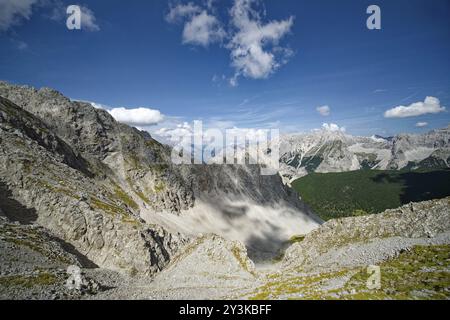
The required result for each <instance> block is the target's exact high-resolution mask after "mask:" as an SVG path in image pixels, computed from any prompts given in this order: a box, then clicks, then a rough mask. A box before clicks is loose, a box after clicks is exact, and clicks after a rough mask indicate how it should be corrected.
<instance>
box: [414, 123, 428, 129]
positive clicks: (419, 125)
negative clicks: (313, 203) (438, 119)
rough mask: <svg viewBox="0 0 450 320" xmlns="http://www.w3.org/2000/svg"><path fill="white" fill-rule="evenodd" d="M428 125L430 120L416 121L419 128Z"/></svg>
mask: <svg viewBox="0 0 450 320" xmlns="http://www.w3.org/2000/svg"><path fill="white" fill-rule="evenodd" d="M426 126H428V122H417V123H416V127H418V128H423V127H426Z"/></svg>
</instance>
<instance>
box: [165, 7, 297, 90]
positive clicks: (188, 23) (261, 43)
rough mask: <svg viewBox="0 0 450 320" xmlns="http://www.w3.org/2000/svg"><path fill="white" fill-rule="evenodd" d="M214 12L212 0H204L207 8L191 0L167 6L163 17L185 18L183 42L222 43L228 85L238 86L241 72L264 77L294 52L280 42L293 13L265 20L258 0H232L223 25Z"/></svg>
mask: <svg viewBox="0 0 450 320" xmlns="http://www.w3.org/2000/svg"><path fill="white" fill-rule="evenodd" d="M214 12H215V10H214V1H207V5H206V8H203V7H201V6H199V5H195V4H193V3H192V2H189V3H188V4H178V5H177V6H172V7H171V8H170V11H169V13H168V14H167V15H166V21H168V22H169V23H180V22H184V29H183V41H182V42H183V44H193V45H201V46H204V47H207V46H208V45H210V44H212V43H224V48H226V49H228V50H229V51H230V59H231V66H232V67H233V68H234V75H233V76H232V77H230V78H229V79H228V81H229V83H230V85H231V86H237V85H238V84H239V81H238V80H239V77H241V76H243V77H246V78H251V79H265V78H267V77H268V76H270V75H271V74H273V73H274V72H275V71H276V70H277V69H278V68H279V67H280V66H282V65H284V64H286V63H287V62H288V61H289V59H290V58H291V57H292V56H293V54H294V52H293V51H292V50H291V49H289V48H285V47H282V46H280V45H279V42H280V40H281V39H282V38H283V37H285V36H286V35H287V34H288V33H289V32H290V31H291V29H292V26H293V24H294V17H292V16H291V17H289V18H287V19H285V20H280V21H269V22H267V23H265V22H264V21H263V18H264V17H265V10H264V9H263V8H262V6H261V0H234V3H233V6H232V7H231V9H230V10H229V15H230V21H229V24H228V25H227V28H226V29H225V27H224V24H223V23H221V22H220V21H219V19H218V18H217V17H216V15H215V13H214Z"/></svg>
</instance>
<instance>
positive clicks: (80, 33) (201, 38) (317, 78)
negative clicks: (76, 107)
mask: <svg viewBox="0 0 450 320" xmlns="http://www.w3.org/2000/svg"><path fill="white" fill-rule="evenodd" d="M13 4H14V5H13ZM18 4H19V5H18ZM70 4H78V5H80V6H82V7H83V8H85V9H83V10H84V11H83V15H84V14H86V15H89V19H90V20H89V19H88V20H89V21H87V20H85V22H86V21H87V22H86V23H87V24H86V25H85V28H83V21H82V29H81V30H68V29H67V28H66V21H65V20H66V16H65V15H64V14H65V12H64V11H65V8H66V7H67V6H68V5H70ZM371 4H376V5H378V6H379V7H380V8H381V26H382V29H381V30H368V29H367V27H366V20H367V18H368V17H369V15H368V14H367V13H366V9H367V7H368V6H369V5H371ZM177 8H178V9H180V8H184V9H189V10H177ZM245 10H247V11H245ZM2 11H3V12H2ZM171 12H172V15H171ZM233 12H234V14H233ZM201 15H203V16H201ZM246 17H249V19H248V20H249V21H244V22H243V21H242V19H244V20H245V18H246ZM202 23H203V24H202ZM270 23H272V24H271V25H269V24H270ZM255 25H256V26H258V28H259V29H258V28H257V29H256V30H255V29H252V26H255ZM189 26H191V27H192V26H197V27H198V28H199V29H195V28H194V29H193V30H192V28H191V29H189ZM265 27H266V28H265ZM192 31H193V32H192ZM205 36H206V38H205ZM255 36H256V37H257V40H255V38H254V37H255ZM258 37H260V38H258ZM259 40H261V41H259ZM252 41H253V42H252ZM0 43H1V46H0V47H1V50H0V79H2V80H7V81H10V82H13V83H18V84H28V85H32V86H35V87H42V86H48V87H52V88H55V89H57V90H59V91H61V92H62V93H63V94H64V95H66V96H68V97H70V98H72V99H80V100H86V101H92V102H96V103H99V104H102V105H105V106H107V107H108V108H119V107H124V108H126V109H134V108H138V107H145V108H151V109H154V110H158V111H159V112H160V113H161V114H162V115H163V116H164V120H161V119H163V118H162V117H160V118H159V120H158V122H159V123H158V124H157V125H155V126H149V125H148V124H149V123H147V126H144V127H145V128H147V129H148V130H149V131H150V132H156V131H159V130H161V129H162V128H165V129H168V128H173V127H177V126H178V127H180V126H181V124H182V123H184V122H191V121H193V120H195V119H201V120H204V121H205V122H206V123H208V124H209V125H210V126H214V125H217V126H224V127H234V126H237V127H242V128H269V127H275V128H280V129H281V130H282V131H284V132H291V131H296V132H298V131H309V130H312V129H314V128H319V127H322V124H323V123H335V124H337V125H338V126H341V127H345V128H346V131H347V132H348V133H351V134H357V135H372V134H380V135H393V134H396V133H400V132H424V131H427V130H430V129H433V128H439V127H444V126H447V125H448V124H449V123H450V114H449V112H448V110H449V109H450V76H449V74H450V59H449V57H450V2H449V1H448V0H433V1H426V0H396V1H363V0H348V1H335V0H319V1H317V0H315V1H312V0H309V1H298V0H295V1H294V0H291V1H288V0H283V1H270V0H265V1H263V0H260V1H259V0H233V1H229V0H212V1H207V0H204V1H172V2H168V1H162V0H152V1H118V0H109V1H107V2H106V1H85V2H80V3H77V2H72V1H70V2H67V1H62V0H45V1H44V0H0ZM255 44H256V48H255V47H254V45H255ZM248 48H253V49H255V50H256V51H255V53H254V55H251V54H250V55H245V54H244V56H239V57H236V56H234V57H233V56H232V55H233V54H235V55H236V54H237V53H242V52H241V51H239V50H241V49H248ZM259 50H261V51H259ZM268 56H271V57H272V60H270V61H268V60H267V57H268ZM426 97H433V98H437V99H438V101H436V99H428V100H427V101H428V102H427V101H425V99H426ZM321 106H328V110H329V111H328V112H323V114H320V113H319V112H318V110H317V108H318V107H321ZM398 106H404V107H408V108H409V109H405V108H404V109H401V108H400V109H398V108H397V109H395V110H394V111H393V112H391V115H394V116H390V117H386V116H385V112H386V111H387V110H389V109H393V108H395V107H398ZM444 108H446V109H445V110H444ZM321 110H324V109H321ZM141 111H142V109H141ZM130 112H131V111H130ZM431 112H434V113H431ZM140 115H143V117H145V116H146V114H145V113H144V114H142V113H137V116H138V117H139V116H140ZM406 115H409V116H408V117H406ZM425 123H427V125H425ZM417 124H420V125H422V127H417V126H416V125H417Z"/></svg>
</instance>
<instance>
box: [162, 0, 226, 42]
mask: <svg viewBox="0 0 450 320" xmlns="http://www.w3.org/2000/svg"><path fill="white" fill-rule="evenodd" d="M166 21H168V22H170V23H180V22H183V21H184V22H185V24H184V29H183V44H193V45H201V46H204V47H207V46H209V45H210V44H212V43H215V42H221V41H222V39H223V38H224V37H225V36H226V32H225V30H224V29H223V28H222V24H221V23H220V21H219V20H218V19H217V18H216V17H215V16H214V15H212V14H209V13H208V12H207V10H203V9H202V8H200V7H199V6H197V5H194V4H192V3H188V4H185V5H184V4H179V5H177V6H175V7H172V8H171V9H170V11H169V13H168V14H167V15H166Z"/></svg>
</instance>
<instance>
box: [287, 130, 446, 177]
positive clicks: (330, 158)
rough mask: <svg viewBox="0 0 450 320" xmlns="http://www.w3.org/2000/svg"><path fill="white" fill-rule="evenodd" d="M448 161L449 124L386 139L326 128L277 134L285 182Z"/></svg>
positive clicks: (442, 165) (438, 165)
mask: <svg viewBox="0 0 450 320" xmlns="http://www.w3.org/2000/svg"><path fill="white" fill-rule="evenodd" d="M449 160H450V126H448V127H447V128H443V129H439V130H433V131H430V132H428V133H425V134H401V135H397V136H395V137H388V138H384V137H380V136H372V137H358V136H352V135H349V134H345V133H344V132H342V131H340V130H335V131H331V130H326V129H322V130H316V131H314V132H312V133H308V134H290V135H285V136H281V137H280V165H281V173H282V175H283V176H284V177H285V178H286V180H287V181H293V180H295V179H297V178H300V177H302V176H305V175H307V174H309V173H312V172H318V173H328V172H344V171H352V170H360V169H375V170H387V169H389V170H400V169H404V168H410V169H416V168H417V169H420V168H448V167H450V162H449Z"/></svg>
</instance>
